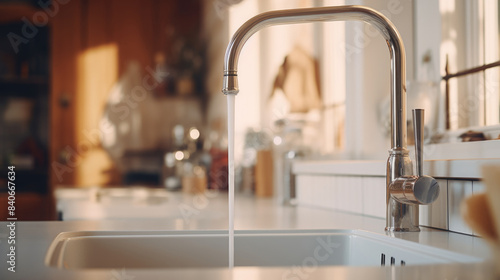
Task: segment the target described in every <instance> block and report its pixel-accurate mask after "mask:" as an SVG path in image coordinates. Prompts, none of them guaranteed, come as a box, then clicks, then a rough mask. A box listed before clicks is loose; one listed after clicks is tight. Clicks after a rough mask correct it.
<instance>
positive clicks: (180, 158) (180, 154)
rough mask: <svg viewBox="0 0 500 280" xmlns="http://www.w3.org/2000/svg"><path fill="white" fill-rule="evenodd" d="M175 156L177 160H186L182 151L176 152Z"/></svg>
mask: <svg viewBox="0 0 500 280" xmlns="http://www.w3.org/2000/svg"><path fill="white" fill-rule="evenodd" d="M174 156H175V159H176V160H183V159H184V153H183V152H182V151H177V152H175V155H174Z"/></svg>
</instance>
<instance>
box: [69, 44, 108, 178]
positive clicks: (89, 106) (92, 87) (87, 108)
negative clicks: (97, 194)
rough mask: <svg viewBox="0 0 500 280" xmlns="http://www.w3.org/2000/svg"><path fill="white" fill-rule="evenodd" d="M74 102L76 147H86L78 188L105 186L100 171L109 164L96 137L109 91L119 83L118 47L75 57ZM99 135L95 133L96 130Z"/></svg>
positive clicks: (103, 176)
mask: <svg viewBox="0 0 500 280" xmlns="http://www.w3.org/2000/svg"><path fill="white" fill-rule="evenodd" d="M77 67H78V68H77V86H76V88H77V93H76V94H75V95H74V96H76V99H77V100H74V110H75V125H76V129H75V133H76V135H75V136H76V137H75V138H76V139H77V142H76V143H77V145H78V146H79V147H80V146H81V147H84V146H85V147H87V148H86V151H85V153H84V154H81V155H80V156H84V157H85V160H82V161H81V164H80V165H79V166H78V168H77V169H76V170H75V171H76V174H75V175H76V182H78V185H95V184H102V183H106V181H107V180H108V178H107V176H106V175H103V170H107V169H110V168H111V167H112V162H111V160H110V159H109V157H108V155H107V154H106V152H105V151H104V150H102V149H100V148H98V147H99V146H100V144H99V143H100V139H99V138H100V137H99V133H95V132H96V131H95V130H97V128H98V125H99V122H100V119H101V117H102V115H103V109H104V105H105V104H106V101H107V98H108V95H109V94H108V93H109V90H110V89H111V87H112V85H113V83H115V82H116V80H117V79H118V46H117V45H116V44H106V45H100V46H97V47H93V48H88V49H86V50H84V51H83V52H81V53H80V54H79V55H78V57H77ZM97 131H98V130H97Z"/></svg>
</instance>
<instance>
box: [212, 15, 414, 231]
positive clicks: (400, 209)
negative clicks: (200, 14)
mask: <svg viewBox="0 0 500 280" xmlns="http://www.w3.org/2000/svg"><path fill="white" fill-rule="evenodd" d="M347 20H355V21H363V22H366V23H369V24H371V25H372V26H374V27H375V28H376V29H377V30H378V31H379V32H380V34H381V35H382V36H383V37H384V39H385V40H386V42H387V47H388V48H389V54H390V60H391V123H392V124H391V150H390V151H389V153H390V155H389V159H388V164H387V190H386V191H387V200H386V203H387V227H386V229H387V230H389V231H393V230H394V231H415V230H418V205H408V204H404V203H400V202H399V201H397V200H395V199H394V198H393V197H391V196H390V194H389V185H390V184H391V183H392V182H394V181H395V180H396V179H397V178H400V177H403V176H408V175H411V174H412V163H411V161H410V158H409V156H408V150H407V149H406V86H405V81H406V60H405V59H406V58H405V49H404V45H403V41H402V39H401V36H400V35H399V32H398V31H397V29H396V27H395V26H394V25H393V24H392V23H391V22H390V20H389V19H387V18H386V17H385V16H384V15H383V14H381V13H379V12H377V11H375V10H373V9H370V8H367V7H362V6H338V7H319V8H307V9H292V10H279V11H271V12H267V13H262V14H259V15H257V16H255V17H253V18H251V19H250V20H248V21H247V22H245V23H244V24H243V25H242V26H241V27H240V28H239V29H238V30H237V31H236V33H235V34H234V35H233V37H232V39H231V40H230V42H229V44H228V46H227V49H226V54H225V57H224V80H223V88H222V92H223V93H224V94H226V95H227V94H237V93H238V92H239V89H238V74H237V73H238V59H239V56H240V52H241V49H242V48H243V45H244V44H245V42H246V41H247V40H248V38H250V37H251V36H252V35H253V34H255V33H256V32H257V31H259V30H261V29H263V28H265V27H267V26H272V25H283V24H294V23H305V22H326V21H347ZM402 186H404V185H403V184H402Z"/></svg>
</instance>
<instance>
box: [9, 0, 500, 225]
mask: <svg viewBox="0 0 500 280" xmlns="http://www.w3.org/2000/svg"><path fill="white" fill-rule="evenodd" d="M443 1H445V0H442V1H441V2H443ZM445 2H446V1H445ZM448 2H454V1H448ZM344 4H363V5H367V6H370V7H372V8H375V9H377V10H379V11H382V12H383V13H384V14H385V15H386V16H388V17H389V18H390V19H391V20H392V21H393V22H394V24H395V25H396V26H397V28H398V30H399V31H400V33H401V35H402V37H403V41H404V43H405V46H406V56H407V61H408V62H407V63H408V67H407V76H408V80H414V81H423V82H424V83H420V84H418V83H416V84H415V86H414V88H413V91H414V92H415V94H420V92H419V91H421V92H425V93H423V95H418V98H413V100H416V99H418V100H423V101H425V104H423V105H424V107H425V108H426V109H429V111H428V112H429V115H428V118H430V121H429V123H431V124H429V125H428V126H429V127H428V128H429V129H430V130H431V131H432V132H434V131H437V132H439V131H442V130H445V129H446V128H445V122H444V121H443V119H444V113H443V112H444V109H443V108H444V105H443V103H442V102H441V103H440V102H439V100H441V99H442V98H441V95H442V94H440V93H439V86H438V81H439V80H440V78H441V77H440V74H441V73H440V72H442V71H441V70H443V69H444V67H441V66H442V65H444V57H445V56H443V55H441V54H440V52H447V50H446V48H444V49H443V48H440V43H441V32H440V30H441V21H440V12H441V13H443V9H441V10H440V6H439V3H438V1H419V3H417V2H414V1H411V0H400V1H385V0H376V1H364V0H356V1H354V0H352V1H351V0H286V1H285V0H273V1H265V0H182V1H180V0H179V1H161V0H143V1H136V0H120V1H118V0H110V1H99V0H51V1H50V0H42V1H39V0H17V1H16V0H3V1H0V38H1V40H0V116H1V118H0V162H1V165H2V170H3V171H2V173H1V174H0V191H1V192H0V205H7V166H12V165H13V166H15V172H16V179H15V182H16V209H17V212H16V213H17V217H18V219H19V220H55V219H71V217H72V218H74V219H85V218H89V217H90V218H92V217H94V216H92V215H93V213H94V212H95V211H97V210H95V209H94V210H88V211H87V208H85V207H84V206H82V205H80V204H78V203H81V202H82V201H84V200H90V201H93V202H99V201H101V202H102V201H105V200H106V199H108V198H109V197H113V196H115V197H119V198H120V199H122V200H121V201H122V203H123V205H122V206H121V207H122V208H119V207H118V208H115V209H114V210H113V211H115V214H116V215H118V216H119V215H120V213H121V214H123V213H124V211H126V209H127V207H129V206H130V205H132V204H133V203H132V204H130V201H128V202H127V200H126V198H127V197H129V198H133V199H137V198H138V197H139V200H140V201H141V203H142V202H144V203H146V204H147V203H150V204H151V205H156V206H158V205H161V204H162V203H163V202H164V201H167V200H168V197H169V196H168V193H169V192H178V193H185V194H200V193H206V191H213V190H215V191H221V192H224V191H226V190H227V173H226V172H227V135H226V100H225V97H224V95H223V94H222V93H221V91H220V89H221V87H222V68H223V67H222V63H223V59H224V51H225V48H226V45H227V43H228V41H229V38H230V36H231V35H232V34H233V33H234V32H235V31H236V30H237V28H238V27H239V26H240V25H241V24H243V23H244V22H245V21H246V20H247V19H249V18H250V17H252V16H254V15H256V14H258V13H260V12H265V11H269V10H275V9H285V8H300V7H314V6H325V5H344ZM442 7H443V5H441V8H442ZM454 7H455V6H454ZM457 7H458V6H457ZM444 12H446V11H444ZM452 12H453V11H452ZM496 12H498V9H497V10H496ZM461 16H462V15H461V14H460V15H457V16H449V18H448V22H452V23H450V24H454V23H453V22H459V19H460V18H461ZM419 18H420V19H422V18H425V20H424V21H418V20H417V19H419ZM435 19H437V21H434V20H435ZM416 22H420V23H421V24H419V25H416ZM417 26H418V28H417ZM497 27H498V25H497ZM497 31H498V29H497ZM449 45H450V46H451V47H453V42H452V43H449ZM497 45H498V42H497ZM453 50H454V51H453V52H451V54H452V55H454V56H455V57H451V59H453V58H455V59H458V58H460V57H462V55H461V52H462V50H456V49H453ZM466 51H467V50H464V51H463V52H466ZM447 53H448V52H447ZM386 54H387V46H386V44H385V41H384V40H383V38H382V37H381V36H380V35H378V34H376V32H374V30H373V29H372V28H370V27H369V26H368V25H366V24H363V23H360V22H347V23H344V22H335V23H315V24H298V25H294V26H276V27H272V28H268V29H265V30H262V31H261V32H259V33H257V34H255V35H254V36H253V37H252V38H250V39H249V41H248V43H247V44H246V45H245V47H244V49H243V52H242V55H241V58H240V61H239V76H240V89H241V91H240V93H239V94H238V96H237V98H236V165H237V166H236V169H237V170H236V184H237V186H236V187H237V191H238V192H239V193H241V194H242V195H248V196H256V197H264V198H269V199H274V200H276V202H277V203H280V204H281V203H293V198H294V191H293V190H294V189H293V184H294V179H293V175H292V174H291V172H290V166H291V165H290V162H291V161H292V160H295V159H300V158H305V157H307V158H317V159H322V158H332V157H335V158H339V159H381V160H385V158H386V155H387V148H388V147H389V142H390V140H389V137H388V133H389V131H388V127H389V126H388V116H389V114H388V112H389V106H388V100H389V91H390V89H389V84H390V83H389V69H390V67H389V59H388V55H387V56H386ZM496 58H497V59H498V53H496ZM452 61H454V60H452ZM450 67H451V71H456V70H457V69H456V68H457V65H456V64H454V63H451V64H450ZM459 68H460V67H459ZM496 77H497V79H498V75H497V76H496ZM422 88H425V90H422ZM347 92H348V93H349V94H346V93H347ZM429 93H430V95H429ZM415 94H414V95H415ZM415 96H416V95H415ZM409 100H410V102H411V100H412V97H409ZM415 102H418V101H415ZM457 104H458V103H457ZM496 104H498V102H497V103H496ZM496 110H497V111H498V106H497V107H496ZM467 120H469V118H467ZM493 123H495V124H496V123H498V112H497V115H496V119H495V120H493ZM452 125H455V126H456V127H455V128H461V127H466V126H474V124H463V125H462V124H460V121H459V120H456V121H455V122H454V123H452ZM117 209H118V210H117ZM92 211H94V212H92ZM134 211H136V210H134ZM137 211H138V210H137ZM137 211H136V212H135V213H136V214H135V215H139V214H137V213H138V212H137ZM144 211H146V210H144ZM161 211H163V210H161V209H157V210H154V211H153V210H151V209H149V210H147V211H146V212H145V213H144V215H150V216H151V215H154V213H159V212H161ZM63 212H65V213H63ZM98 212H99V211H98ZM115 214H109V213H102V211H101V212H99V213H98V215H97V216H95V217H98V218H99V217H101V218H102V217H104V216H106V215H111V216H112V215H115ZM6 215H7V210H6V207H4V206H1V207H0V216H1V217H2V219H3V218H4V217H6ZM99 215H101V216H99ZM103 215H104V216H103ZM127 215H132V214H130V213H129V214H127Z"/></svg>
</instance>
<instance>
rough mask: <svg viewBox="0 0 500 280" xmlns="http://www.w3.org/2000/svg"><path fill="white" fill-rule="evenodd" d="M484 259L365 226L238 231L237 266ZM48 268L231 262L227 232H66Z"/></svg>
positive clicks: (202, 265)
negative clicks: (389, 235) (400, 237)
mask: <svg viewBox="0 0 500 280" xmlns="http://www.w3.org/2000/svg"><path fill="white" fill-rule="evenodd" d="M482 261H483V260H482V259H479V258H476V257H471V256H467V255H462V254H458V253H454V252H450V251H446V250H442V249H437V248H433V247H429V246H425V245H421V244H418V243H415V242H410V241H405V240H401V239H398V238H393V237H388V236H384V235H380V234H375V233H370V232H366V231H360V230H273V231H237V232H236V234H235V266H316V265H319V266H381V265H386V266H388V265H391V264H393V265H397V266H399V265H407V266H408V265H424V264H442V263H454V262H459V263H473V262H482ZM45 263H46V265H47V266H52V267H58V268H62V269H94V268H190V267H193V268H195V267H198V268H211V267H226V266H227V264H228V235H227V232H226V231H165V232H155V231H148V232H133V231H124V232H97V231H96V232H65V233H61V234H59V235H58V236H57V237H56V239H55V240H54V241H53V242H52V244H51V246H50V248H49V251H48V252H47V255H46V259H45Z"/></svg>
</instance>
